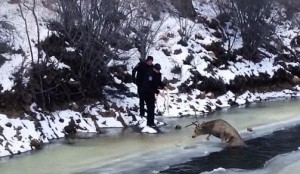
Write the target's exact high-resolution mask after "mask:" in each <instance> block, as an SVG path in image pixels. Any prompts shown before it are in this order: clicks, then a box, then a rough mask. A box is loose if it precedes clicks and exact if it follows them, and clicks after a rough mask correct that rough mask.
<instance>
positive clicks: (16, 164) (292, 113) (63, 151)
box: [0, 100, 300, 174]
mask: <svg viewBox="0 0 300 174" xmlns="http://www.w3.org/2000/svg"><path fill="white" fill-rule="evenodd" d="M299 113H300V108H299V100H281V101H269V102H259V103H253V104H250V105H247V107H235V108H228V109H226V110H220V111H217V112H215V113H213V114H210V115H209V116H208V117H204V118H202V117H201V118H199V117H198V119H199V121H207V120H211V119H218V118H221V119H224V120H226V121H228V122H229V123H230V124H232V125H233V126H234V127H235V128H236V129H237V130H238V131H239V132H240V133H241V135H242V137H243V138H245V139H246V140H248V139H253V138H256V137H261V136H264V135H267V134H270V133H272V132H273V131H275V130H281V129H283V128H284V129H286V128H288V127H290V126H293V125H294V124H298V123H299ZM158 119H159V120H161V119H163V121H165V122H166V123H168V126H165V127H162V129H164V131H165V133H164V134H154V135H153V134H143V133H139V132H135V131H134V130H132V129H131V128H103V131H105V132H106V133H104V134H101V135H98V136H96V137H93V138H92V139H84V140H83V139H81V140H78V141H77V142H76V144H74V145H66V144H64V143H63V141H58V142H57V141H56V143H52V144H50V145H49V146H46V148H45V149H44V150H42V151H36V152H34V153H30V155H21V156H15V157H14V158H11V159H8V158H3V159H2V160H1V164H0V165H1V173H3V174H17V173H20V171H22V172H23V173H30V172H31V173H32V174H35V173H39V174H40V173H44V174H47V173H76V172H77V173H93V172H94V173H118V171H119V172H120V171H127V172H128V173H130V172H131V173H135V172H134V171H145V172H144V173H151V172H152V171H153V170H156V171H158V170H164V169H166V168H165V167H166V166H168V165H172V164H176V163H177V164H178V163H182V162H184V161H187V160H189V159H190V158H191V157H193V156H195V157H197V156H201V155H208V154H209V153H210V152H212V151H219V150H222V148H223V146H222V144H221V142H220V140H219V139H216V138H212V139H211V141H209V142H207V141H206V140H205V136H203V137H201V138H199V139H192V138H191V137H190V136H191V135H192V133H193V128H192V127H189V128H184V127H183V128H182V129H181V130H175V129H174V126H175V125H177V124H181V125H187V124H189V123H191V122H192V121H195V120H197V118H195V117H183V118H166V117H158ZM297 119H298V121H297ZM248 127H251V128H253V130H254V132H253V133H250V132H247V131H246V129H247V128H248ZM37 166H39V167H37ZM53 166H56V167H55V168H53ZM124 173H126V172H124ZM137 173H138V172H137Z"/></svg>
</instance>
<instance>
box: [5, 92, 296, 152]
mask: <svg viewBox="0 0 300 174" xmlns="http://www.w3.org/2000/svg"><path fill="white" fill-rule="evenodd" d="M179 96H181V97H180V98H181V99H182V102H170V103H169V113H168V111H167V110H166V107H165V104H166V103H167V102H166V101H164V100H165V99H164V98H163V97H159V99H158V108H159V109H160V110H161V113H164V116H170V117H179V116H180V115H182V114H180V113H183V114H184V115H195V114H196V115H203V114H205V113H209V112H213V111H215V110H216V109H217V108H220V107H228V106H230V105H232V102H234V103H236V104H239V105H244V104H246V103H251V102H257V101H261V100H262V99H263V100H268V99H275V98H278V97H282V98H290V97H298V96H299V93H295V92H293V91H288V90H286V91H282V92H278V93H275V92H274V93H266V94H251V93H249V92H247V93H245V94H244V95H241V96H238V97H236V96H235V95H234V94H232V93H227V94H226V95H224V96H221V97H218V98H217V99H209V98H206V99H203V100H199V99H193V96H188V95H179ZM183 96H185V98H184V97H183ZM187 98H191V99H190V100H188V99H187ZM171 100H172V95H171V97H170V101H171ZM137 102H138V99H137V98H135V100H134V103H135V104H137ZM134 103H133V104H134ZM192 107H193V109H191V108H192ZM35 112H36V113H37V115H38V120H39V121H38V122H37V121H30V116H28V118H23V119H20V118H16V119H11V118H7V117H6V116H5V115H1V116H0V134H1V136H0V139H1V143H0V156H7V155H12V154H11V153H13V154H19V153H22V152H26V151H29V150H31V147H30V140H31V139H40V140H42V141H43V142H44V143H49V142H50V141H51V140H52V139H58V138H62V137H64V134H63V133H62V131H63V128H64V127H65V126H67V125H68V122H69V121H70V118H71V117H72V118H73V119H74V120H75V121H76V123H77V124H78V125H79V126H80V127H81V128H83V129H85V130H78V131H83V132H92V133H97V131H98V130H97V129H98V128H100V130H101V128H103V127H124V126H131V125H133V124H134V123H136V121H138V120H141V118H140V117H138V116H135V117H132V116H128V115H127V114H128V113H127V112H123V113H122V112H117V111H112V113H114V114H115V115H114V114H113V116H111V117H107V116H104V115H101V113H102V114H103V113H105V112H104V109H103V107H101V106H100V105H98V106H94V107H93V108H91V107H88V108H87V109H86V112H85V113H84V114H82V113H80V112H75V111H72V110H64V111H57V112H54V113H51V114H48V115H47V114H42V113H39V112H37V111H35ZM132 112H133V111H132ZM133 113H135V115H137V113H136V112H133ZM86 114H89V115H92V116H94V117H95V118H96V119H95V118H94V119H92V118H93V117H85V116H83V115H86ZM121 118H122V119H121ZM134 118H136V120H134ZM124 124H125V125H124ZM268 130H269V129H268Z"/></svg>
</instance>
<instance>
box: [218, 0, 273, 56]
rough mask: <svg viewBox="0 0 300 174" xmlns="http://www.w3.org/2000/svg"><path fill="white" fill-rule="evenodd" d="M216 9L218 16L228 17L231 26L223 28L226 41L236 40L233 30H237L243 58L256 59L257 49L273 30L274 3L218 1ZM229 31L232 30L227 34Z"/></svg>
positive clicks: (234, 0)
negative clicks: (241, 43)
mask: <svg viewBox="0 0 300 174" xmlns="http://www.w3.org/2000/svg"><path fill="white" fill-rule="evenodd" d="M217 7H218V11H219V13H220V14H226V15H227V16H230V22H231V25H232V26H228V27H227V28H225V30H226V31H225V32H226V33H227V40H228V41H230V39H229V37H233V38H236V35H237V30H235V28H236V29H238V31H239V32H240V35H241V38H242V40H243V49H242V51H241V52H242V54H243V56H244V57H245V58H248V59H256V58H258V52H259V50H258V48H259V47H260V46H262V45H263V44H264V43H265V41H267V40H268V38H269V37H270V36H271V35H272V34H273V33H274V30H275V23H276V22H275V21H276V20H277V17H278V16H277V15H278V14H277V13H274V11H272V9H273V7H274V1H272V0H246V1H245V0H218V1H217ZM229 29H233V30H231V32H228V31H229ZM232 31H233V32H232ZM223 33H224V32H223ZM232 41H234V40H232ZM229 45H231V44H229ZM229 48H230V47H229Z"/></svg>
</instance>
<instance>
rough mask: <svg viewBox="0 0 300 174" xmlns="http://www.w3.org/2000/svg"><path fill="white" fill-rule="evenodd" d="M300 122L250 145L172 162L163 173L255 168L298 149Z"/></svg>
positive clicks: (251, 142)
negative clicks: (173, 163) (179, 162)
mask: <svg viewBox="0 0 300 174" xmlns="http://www.w3.org/2000/svg"><path fill="white" fill-rule="evenodd" d="M299 132H300V126H296V127H293V128H290V129H288V130H280V131H276V132H274V133H272V134H270V135H267V136H264V137H259V138H255V139H252V140H249V141H246V143H247V145H248V147H247V148H226V149H224V150H222V151H220V152H213V153H211V154H209V155H208V156H204V157H196V158H192V159H191V160H190V161H188V162H186V163H182V164H177V165H173V166H171V167H170V168H169V169H167V170H165V171H161V172H160V173H163V174H199V173H201V172H205V171H212V170H214V169H217V168H225V169H244V170H254V169H260V168H263V167H264V165H265V163H266V162H267V161H269V160H270V159H272V158H274V157H275V156H277V155H279V154H283V153H288V152H291V151H295V150H298V147H299V146H300V133H299Z"/></svg>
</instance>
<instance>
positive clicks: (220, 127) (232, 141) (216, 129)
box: [191, 119, 246, 147]
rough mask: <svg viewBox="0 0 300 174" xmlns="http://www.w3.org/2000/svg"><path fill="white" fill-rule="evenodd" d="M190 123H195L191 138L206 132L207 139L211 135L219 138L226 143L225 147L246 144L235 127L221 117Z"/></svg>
mask: <svg viewBox="0 0 300 174" xmlns="http://www.w3.org/2000/svg"><path fill="white" fill-rule="evenodd" d="M192 124H194V125H196V127H195V130H194V135H193V136H192V137H193V138H196V137H197V136H199V135H206V134H208V136H207V137H206V139H207V140H209V137H210V136H211V135H213V136H215V137H217V138H220V139H221V141H222V143H225V144H226V147H236V146H246V144H245V142H244V140H243V139H242V138H241V136H240V135H239V133H238V132H237V131H236V130H235V128H233V127H232V126H231V125H230V124H229V123H228V122H226V121H224V120H222V119H217V120H212V121H208V122H203V123H201V124H199V123H198V124H196V123H192ZM192 124H191V125H192Z"/></svg>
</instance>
